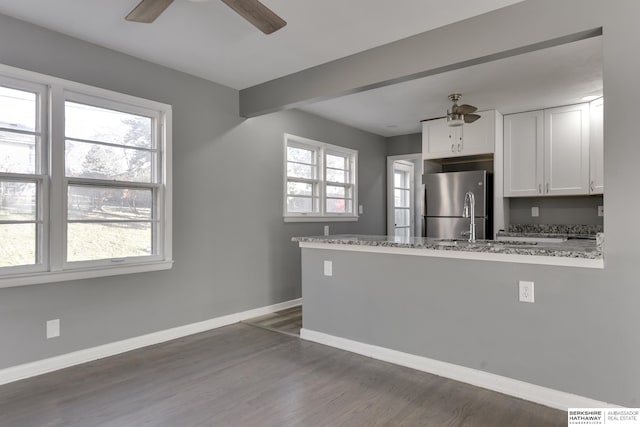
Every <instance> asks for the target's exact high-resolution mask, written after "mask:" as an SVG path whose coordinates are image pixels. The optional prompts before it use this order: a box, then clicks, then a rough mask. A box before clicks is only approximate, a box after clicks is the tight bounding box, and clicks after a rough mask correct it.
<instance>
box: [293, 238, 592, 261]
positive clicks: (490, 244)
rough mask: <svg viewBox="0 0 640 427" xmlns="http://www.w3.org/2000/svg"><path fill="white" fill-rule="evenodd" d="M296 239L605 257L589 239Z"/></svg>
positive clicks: (392, 246) (339, 243) (470, 250)
mask: <svg viewBox="0 0 640 427" xmlns="http://www.w3.org/2000/svg"><path fill="white" fill-rule="evenodd" d="M292 241H294V242H306V243H326V244H334V245H357V246H377V247H387V248H412V249H431V250H439V251H462V252H482V253H497V254H510V255H536V256H549V257H565V258H583V259H602V245H601V244H597V243H596V241H595V240H590V239H570V240H566V241H564V242H558V243H541V242H510V241H495V240H477V241H476V242H474V243H470V242H468V241H466V240H450V239H434V238H425V237H409V238H406V237H395V236H369V235H354V234H349V235H334V236H310V237H294V238H292Z"/></svg>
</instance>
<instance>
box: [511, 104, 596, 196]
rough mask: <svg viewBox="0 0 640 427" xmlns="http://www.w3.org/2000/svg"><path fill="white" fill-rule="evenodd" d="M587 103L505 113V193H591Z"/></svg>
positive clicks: (515, 194)
mask: <svg viewBox="0 0 640 427" xmlns="http://www.w3.org/2000/svg"><path fill="white" fill-rule="evenodd" d="M591 120H592V118H591V117H590V111H589V104H577V105H569V106H566V107H557V108H550V109H547V110H541V111H531V112H526V113H519V114H510V115H506V116H504V174H505V177H504V193H505V194H504V195H505V197H518V196H559V195H580V194H589V179H590V178H589V172H590V165H589V162H590V154H589V146H590V143H589V142H590V141H589V138H590V134H589V127H590V121H591Z"/></svg>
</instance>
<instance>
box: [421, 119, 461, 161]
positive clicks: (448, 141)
mask: <svg viewBox="0 0 640 427" xmlns="http://www.w3.org/2000/svg"><path fill="white" fill-rule="evenodd" d="M451 129H454V128H450V127H448V126H447V119H437V120H429V121H427V122H422V157H423V159H440V158H444V157H451V156H454V155H455V153H456V145H455V142H454V140H455V138H456V135H455V132H450V130H451Z"/></svg>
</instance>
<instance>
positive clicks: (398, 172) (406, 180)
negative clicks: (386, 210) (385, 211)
mask: <svg viewBox="0 0 640 427" xmlns="http://www.w3.org/2000/svg"><path fill="white" fill-rule="evenodd" d="M413 180H414V176H413V163H410V162H406V161H401V160H399V161H395V162H393V221H394V222H393V235H394V236H396V237H407V238H408V237H411V236H413V235H414V225H413V223H414V221H413V216H414V214H413V198H414V194H413V191H414V184H413Z"/></svg>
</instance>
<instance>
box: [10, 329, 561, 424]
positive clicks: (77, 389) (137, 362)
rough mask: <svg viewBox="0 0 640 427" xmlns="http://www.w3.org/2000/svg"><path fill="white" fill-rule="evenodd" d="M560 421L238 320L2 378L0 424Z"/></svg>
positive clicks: (537, 409) (536, 408) (517, 403)
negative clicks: (57, 368) (48, 369)
mask: <svg viewBox="0 0 640 427" xmlns="http://www.w3.org/2000/svg"><path fill="white" fill-rule="evenodd" d="M141 425H144V426H172V427H173V426H175V427H190V426H374V425H384V426H437V427H441V426H491V427H501V426H510V427H511V426H545V427H548V426H565V425H566V413H565V412H562V411H557V410H553V409H549V408H545V407H543V406H540V405H536V404H533V403H530V402H526V401H523V400H519V399H515V398H511V397H508V396H505V395H501V394H498V393H494V392H491V391H488V390H484V389H481V388H477V387H473V386H470V385H467V384H463V383H459V382H456V381H452V380H448V379H445V378H442V377H437V376H434V375H429V374H426V373H422V372H417V371H414V370H411V369H408V368H403V367H399V366H395V365H392V364H389V363H385V362H381V361H377V360H373V359H369V358H366V357H363V356H359V355H356V354H353V353H349V352H346V351H342V350H337V349H333V348H330V347H326V346H323V345H319V344H315V343H311V342H307V341H303V340H300V339H299V338H296V337H292V336H289V335H285V334H280V333H274V332H271V331H268V330H265V329H262V328H256V327H253V326H251V325H247V324H243V323H239V324H235V325H231V326H227V327H224V328H220V329H216V330H212V331H209V332H205V333H201V334H197V335H192V336H189V337H185V338H181V339H178V340H174V341H170V342H167V343H163V344H158V345H155V346H152V347H147V348H144V349H140V350H136V351H132V352H129V353H125V354H121V355H118V356H113V357H110V358H106V359H102V360H98V361H95V362H91V363H87V364H84V365H80V366H75V367H71V368H68V369H64V370H61V371H57V372H53V373H50V374H46V375H42V376H39V377H35V378H31V379H27V380H23V381H19V382H15V383H12V384H7V385H4V386H1V387H0V426H3V427H5V426H10V427H26V426H38V427H43V426H46V427H52V426H65V427H79V426H82V427H88V426H118V427H128V426H141Z"/></svg>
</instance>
